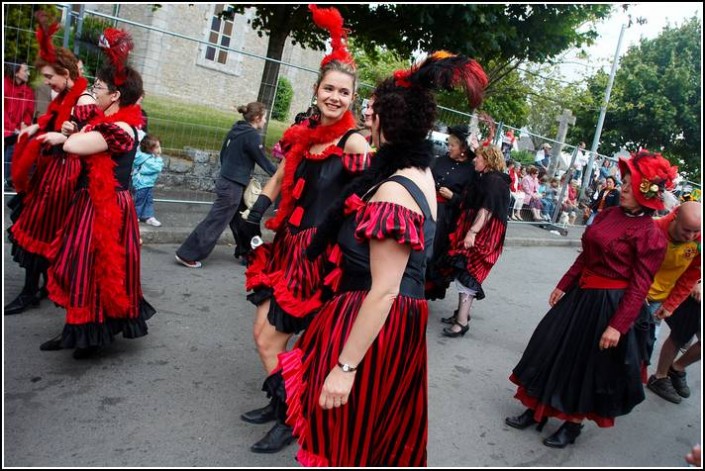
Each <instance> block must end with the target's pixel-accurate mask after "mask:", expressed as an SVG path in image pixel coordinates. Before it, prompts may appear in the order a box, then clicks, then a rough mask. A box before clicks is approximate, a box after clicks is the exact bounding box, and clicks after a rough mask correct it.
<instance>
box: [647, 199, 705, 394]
mask: <svg viewBox="0 0 705 471" xmlns="http://www.w3.org/2000/svg"><path fill="white" fill-rule="evenodd" d="M701 212H702V206H701V204H700V203H698V202H694V201H689V202H686V203H683V204H682V205H681V206H679V207H678V208H676V209H675V210H673V211H672V212H671V213H670V214H668V215H667V216H664V217H662V218H660V219H657V220H655V221H654V222H655V224H656V225H657V226H658V227H659V228H661V229H662V230H663V231H664V233H665V235H666V237H667V238H668V249H667V252H666V258H665V259H664V261H663V264H662V265H661V268H660V269H659V271H658V272H657V273H656V275H655V276H654V282H653V284H652V285H651V288H650V289H649V294H648V296H647V301H648V304H649V309H650V311H651V312H652V314H653V316H654V319H655V321H656V322H657V323H660V321H661V320H662V319H665V318H668V317H670V316H671V315H672V314H673V311H674V310H675V309H676V308H677V307H678V306H679V305H680V304H681V303H682V302H683V301H684V300H685V299H686V298H687V297H688V295H690V293H691V291H692V290H693V289H694V287H695V286H696V284H697V283H698V280H699V279H700V277H701V265H700V230H701V229H700V226H701V221H702V217H701ZM657 333H658V329H657V332H656V334H657ZM656 334H655V335H654V341H655V340H656V337H657V335H656ZM680 346H681V345H677V343H676V340H675V339H674V336H673V335H671V336H669V338H668V339H667V340H666V341H665V342H664V344H663V347H662V348H661V354H660V357H659V365H658V369H657V371H656V374H654V375H652V376H651V377H650V378H649V381H648V383H647V387H648V388H649V389H650V390H652V391H653V392H655V393H656V394H658V395H659V396H661V397H662V398H664V399H666V400H668V401H671V402H674V403H680V402H681V397H688V396H689V395H690V390H689V388H688V385H687V383H686V379H685V367H686V366H688V364H691V363H693V362H695V361H698V360H699V359H700V340H698V342H697V343H696V344H694V345H692V346H691V347H690V348H689V351H688V352H686V354H684V357H686V358H688V359H689V363H688V364H683V363H684V362H681V361H680V360H679V361H678V362H676V363H673V361H674V360H675V359H676V355H677V354H678V349H679V347H680ZM690 349H693V351H690ZM690 359H692V361H690ZM662 365H665V366H662Z"/></svg>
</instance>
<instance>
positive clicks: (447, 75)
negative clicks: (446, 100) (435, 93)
mask: <svg viewBox="0 0 705 471" xmlns="http://www.w3.org/2000/svg"><path fill="white" fill-rule="evenodd" d="M394 83H395V84H396V85H397V86H398V87H403V88H411V87H414V86H419V87H423V88H426V89H431V90H433V89H443V90H447V91H451V90H453V89H454V88H455V87H457V86H458V85H462V86H463V87H464V88H465V91H466V94H467V97H468V104H469V105H470V107H471V108H476V107H477V106H479V105H480V103H482V97H483V94H484V91H485V88H486V87H487V84H488V83H489V81H488V80H487V75H485V71H484V70H483V69H482V66H481V65H480V64H479V63H478V62H477V61H476V60H474V59H470V58H468V57H465V56H463V55H457V54H452V53H450V52H448V51H436V52H434V53H432V54H430V55H429V56H428V57H427V58H426V59H425V60H424V61H423V62H421V63H420V64H416V65H414V66H413V67H411V68H410V69H406V70H398V71H396V72H394Z"/></svg>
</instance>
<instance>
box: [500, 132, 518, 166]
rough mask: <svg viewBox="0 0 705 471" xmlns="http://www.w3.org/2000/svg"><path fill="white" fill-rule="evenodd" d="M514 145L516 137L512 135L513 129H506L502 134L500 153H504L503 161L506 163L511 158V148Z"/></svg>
mask: <svg viewBox="0 0 705 471" xmlns="http://www.w3.org/2000/svg"><path fill="white" fill-rule="evenodd" d="M515 145H516V138H515V137H514V131H513V130H511V129H508V130H507V132H505V133H504V136H502V154H504V162H505V164H507V163H508V162H509V159H510V158H511V154H512V149H514V146H515Z"/></svg>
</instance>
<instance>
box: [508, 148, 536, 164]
mask: <svg viewBox="0 0 705 471" xmlns="http://www.w3.org/2000/svg"><path fill="white" fill-rule="evenodd" d="M534 156H535V153H534V152H531V151H530V150H513V151H512V153H511V154H510V157H511V158H512V160H514V161H515V162H519V163H521V166H522V167H524V166H527V165H533V164H534Z"/></svg>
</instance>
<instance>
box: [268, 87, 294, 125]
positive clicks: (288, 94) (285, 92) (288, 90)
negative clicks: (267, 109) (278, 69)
mask: <svg viewBox="0 0 705 471" xmlns="http://www.w3.org/2000/svg"><path fill="white" fill-rule="evenodd" d="M293 99H294V87H292V86H291V82H289V79H288V78H286V77H279V84H278V85H277V94H276V97H275V98H274V107H272V119H276V120H277V121H288V119H289V108H291V101H292V100H293Z"/></svg>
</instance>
